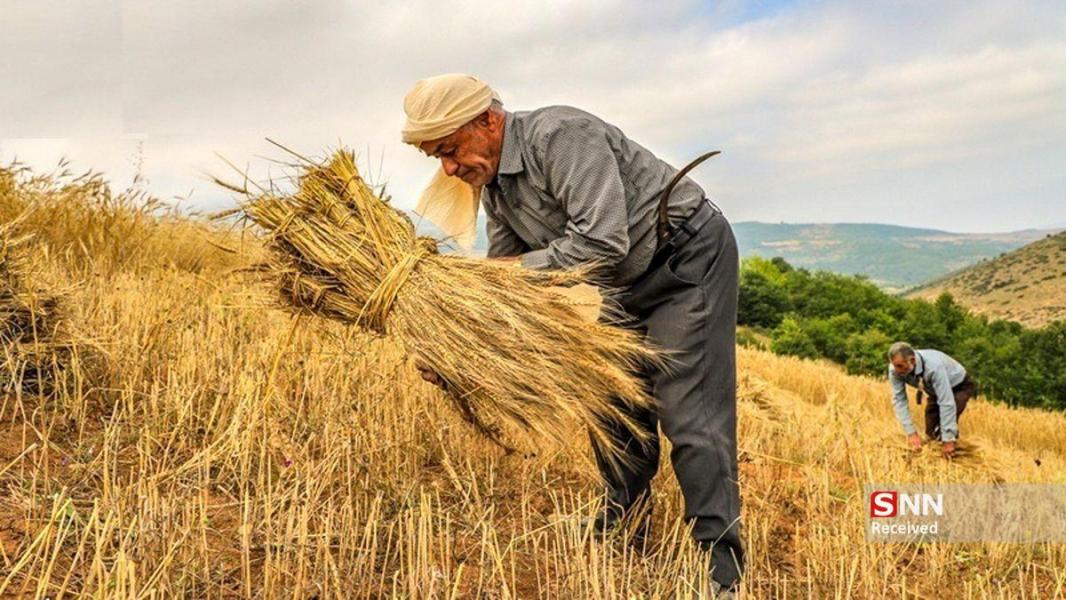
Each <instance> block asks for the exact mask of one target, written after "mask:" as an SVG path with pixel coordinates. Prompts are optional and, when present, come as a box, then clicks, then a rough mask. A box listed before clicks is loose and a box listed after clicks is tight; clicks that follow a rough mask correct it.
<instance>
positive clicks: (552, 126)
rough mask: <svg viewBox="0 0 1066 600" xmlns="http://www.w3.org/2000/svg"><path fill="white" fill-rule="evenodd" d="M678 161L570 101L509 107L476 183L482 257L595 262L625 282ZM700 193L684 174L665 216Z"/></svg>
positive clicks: (651, 234)
mask: <svg viewBox="0 0 1066 600" xmlns="http://www.w3.org/2000/svg"><path fill="white" fill-rule="evenodd" d="M676 172H677V169H675V168H673V167H671V166H670V165H668V164H666V163H665V162H663V161H662V160H660V159H658V158H657V157H656V156H655V155H654V154H652V153H651V152H650V151H648V150H647V149H646V148H644V147H643V146H641V145H639V144H637V143H636V142H634V141H632V140H630V139H629V138H627V137H626V136H625V134H623V133H622V131H621V130H619V129H618V128H617V127H615V126H614V125H611V124H609V123H605V122H604V121H603V120H601V119H599V118H598V117H596V116H594V115H591V114H589V113H587V112H584V111H582V110H578V109H576V108H572V107H569V106H549V107H546V108H541V109H537V110H534V111H526V112H514V113H511V112H508V113H507V114H506V122H505V125H504V132H503V148H502V151H501V155H500V166H499V169H498V171H497V174H496V178H495V179H494V180H493V181H492V182H491V183H490V184H489V185H487V186H485V188H484V189H483V190H482V194H481V203H482V206H484V208H485V212H486V213H487V217H488V219H487V223H488V227H487V228H488V237H489V249H488V256H489V257H490V258H492V257H498V256H515V255H519V254H521V257H522V264H523V265H525V266H526V267H530V268H535V269H567V268H570V267H574V266H577V265H580V264H582V263H588V262H596V263H597V264H599V265H601V267H602V268H603V271H602V273H603V276H604V279H605V283H607V284H608V285H611V286H614V287H623V286H626V285H628V284H630V283H632V282H633V281H634V280H635V279H637V277H639V276H640V275H641V274H643V273H644V271H645V270H646V269H647V268H648V264H649V263H650V262H651V257H652V254H653V253H654V252H655V247H656V236H655V224H656V217H657V215H656V213H657V209H658V203H659V197H660V195H661V194H662V192H663V190H664V189H665V188H666V185H667V184H668V183H669V182H670V179H671V178H672V177H673V176H674V174H675V173H676ZM702 198H703V190H702V189H700V187H699V186H698V185H697V184H696V183H695V182H693V181H692V180H691V179H689V178H687V177H686V178H684V179H682V180H681V182H679V183H678V185H677V186H676V187H675V188H674V191H673V193H672V194H671V196H670V203H669V208H668V211H667V212H668V214H669V216H670V220H671V224H672V225H677V224H678V223H680V222H681V221H683V220H684V219H685V218H686V217H687V216H688V215H689V214H690V213H691V212H692V211H693V210H694V209H695V208H696V206H697V205H698V203H699V202H700V200H701V199H702Z"/></svg>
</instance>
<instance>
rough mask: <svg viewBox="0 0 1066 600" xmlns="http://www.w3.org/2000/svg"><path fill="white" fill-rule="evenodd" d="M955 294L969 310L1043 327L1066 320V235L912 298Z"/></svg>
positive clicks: (961, 274) (939, 282) (949, 278)
mask: <svg viewBox="0 0 1066 600" xmlns="http://www.w3.org/2000/svg"><path fill="white" fill-rule="evenodd" d="M945 291H947V292H950V293H951V294H952V295H953V296H954V297H955V299H956V300H957V301H958V302H959V303H960V304H962V305H963V306H966V307H969V308H970V309H972V310H974V311H975V312H978V313H982V314H988V315H992V316H996V317H1001V318H1004V319H1010V320H1012V321H1018V322H1019V323H1022V324H1024V325H1028V326H1032V327H1038V326H1041V325H1044V324H1045V323H1047V322H1048V321H1052V320H1055V319H1066V232H1062V233H1059V234H1057V235H1051V236H1047V237H1045V238H1044V239H1042V240H1039V241H1036V242H1033V243H1031V244H1029V245H1028V246H1025V247H1022V248H1019V249H1017V250H1015V251H1013V252H1009V253H1007V254H1005V255H1003V256H1000V257H999V258H996V259H994V260H988V261H985V262H982V263H980V264H977V265H974V266H972V267H969V268H967V269H963V270H961V271H958V272H956V273H952V274H950V275H948V276H946V277H943V278H941V279H939V280H935V281H932V282H930V283H929V284H927V285H924V286H922V287H921V288H918V289H916V290H914V291H913V292H911V293H910V294H909V295H911V296H914V297H920V298H935V297H936V296H938V295H939V294H940V293H941V292H945Z"/></svg>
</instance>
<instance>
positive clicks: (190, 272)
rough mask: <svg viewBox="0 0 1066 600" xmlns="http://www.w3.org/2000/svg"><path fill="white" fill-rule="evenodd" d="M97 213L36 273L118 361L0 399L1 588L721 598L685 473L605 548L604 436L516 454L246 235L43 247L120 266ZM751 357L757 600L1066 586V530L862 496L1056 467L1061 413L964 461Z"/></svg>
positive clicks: (746, 368)
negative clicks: (900, 518) (935, 514)
mask: <svg viewBox="0 0 1066 600" xmlns="http://www.w3.org/2000/svg"><path fill="white" fill-rule="evenodd" d="M48 221H49V219H47V218H45V217H43V216H42V217H40V220H39V221H38V222H39V223H41V224H42V225H44V224H46V223H47V222H48ZM85 222H86V225H85V228H84V229H79V228H78V227H76V226H74V225H66V226H65V229H66V230H67V233H64V234H62V235H60V234H59V233H58V232H54V235H55V237H49V236H45V235H41V236H39V237H38V238H36V240H37V242H38V243H40V244H42V246H41V248H40V250H41V252H40V253H39V254H38V255H37V256H38V259H37V267H38V269H39V271H40V272H41V277H42V278H44V279H47V280H51V281H55V282H59V283H63V282H65V283H66V284H67V286H68V287H69V288H70V295H69V296H68V300H69V302H68V306H69V307H70V312H69V315H68V317H69V319H70V320H71V322H72V324H73V325H74V326H75V327H76V328H77V329H78V330H79V331H82V332H86V333H87V334H88V333H91V334H92V336H93V337H94V338H95V340H96V343H97V344H99V345H100V347H101V348H102V350H103V351H104V352H105V356H106V360H107V364H106V368H103V369H100V370H87V369H84V368H82V367H80V366H78V365H75V366H74V367H73V368H72V371H71V373H70V381H69V385H66V386H63V387H62V388H61V389H59V390H58V391H57V393H56V394H54V395H52V396H50V397H42V396H40V395H33V394H26V393H23V392H20V391H16V392H14V393H12V394H8V395H6V396H5V397H4V398H3V399H2V400H0V588H2V591H0V597H20V596H22V597H41V598H43V597H51V598H58V597H64V598H71V597H95V598H149V597H157V598H163V597H188V598H237V597H241V598H260V597H265V598H311V597H319V598H352V597H354V598H378V597H393V598H559V597H569V598H582V599H583V598H593V599H597V598H641V597H649V598H690V597H695V593H694V590H699V589H702V586H703V585H704V583H705V582H704V578H705V573H704V565H705V561H704V558H703V557H701V556H699V555H698V554H697V553H696V551H695V550H694V548H693V547H692V545H691V544H690V543H689V541H688V539H687V533H686V531H685V530H684V525H683V523H682V522H681V520H680V515H681V512H682V511H681V506H680V493H679V491H678V489H677V486H676V484H675V483H674V481H673V476H672V473H671V472H670V469H669V467H668V466H667V465H664V469H663V473H661V474H660V476H659V477H658V479H657V480H656V482H655V486H656V487H655V497H654V504H655V514H656V521H655V529H654V531H653V535H652V541H653V545H652V548H651V549H650V551H649V552H648V553H646V554H643V555H642V554H637V553H634V552H632V551H631V550H629V548H628V546H627V545H626V544H623V543H619V542H616V541H611V542H609V543H606V544H601V543H598V542H596V541H594V540H592V539H590V537H589V536H588V534H587V532H585V531H581V530H580V529H579V528H578V527H577V526H576V524H575V521H574V519H572V518H571V517H572V516H574V515H582V514H586V513H588V512H590V511H591V510H592V509H593V507H594V506H595V504H596V503H597V502H598V501H599V498H598V495H597V492H598V486H597V484H596V482H595V480H594V478H593V477H592V476H591V473H590V472H589V470H588V469H587V467H586V462H585V460H584V458H585V457H586V455H587V452H588V450H587V440H586V436H585V432H583V431H580V430H574V431H572V432H570V436H569V443H568V444H567V445H565V446H561V447H559V448H557V449H555V450H554V451H551V452H544V453H539V454H537V455H535V456H522V455H518V454H512V455H505V454H503V453H502V452H500V451H499V450H498V449H497V448H496V447H494V446H493V445H492V444H491V443H489V442H487V441H486V440H484V439H483V438H482V437H481V436H479V435H477V434H476V433H475V432H473V431H472V430H471V429H470V428H469V427H467V426H466V425H465V424H464V423H462V422H461V421H460V420H459V419H458V417H457V416H456V415H455V414H454V412H453V411H452V410H451V408H450V407H449V406H448V404H447V403H446V401H445V400H444V399H443V398H441V397H440V395H439V394H437V393H436V392H435V390H434V389H432V388H431V386H429V385H428V384H425V383H424V382H422V381H421V380H420V379H419V378H418V376H417V374H415V373H414V372H412V369H411V367H410V366H409V365H408V363H407V361H406V360H404V351H403V350H401V349H400V348H397V347H396V346H394V345H393V344H391V343H390V342H389V341H388V340H387V339H379V338H377V337H374V336H367V335H363V334H358V333H354V332H353V331H351V330H350V329H349V328H347V327H344V326H342V325H341V324H338V323H331V322H326V321H323V320H312V319H303V320H302V321H301V323H300V324H299V326H295V327H294V322H293V319H292V317H290V316H289V315H288V314H286V313H285V312H284V311H281V310H278V309H276V308H273V307H272V306H271V304H270V302H269V301H268V300H269V299H267V298H264V297H262V295H261V294H260V293H259V292H258V291H257V287H254V286H249V285H248V284H246V283H244V282H242V281H241V280H238V279H234V278H232V277H224V276H223V275H224V273H225V272H226V271H227V270H228V269H230V268H231V267H232V266H234V264H235V263H238V264H244V265H248V264H252V263H254V262H257V261H258V260H260V259H261V256H259V255H257V254H254V252H255V247H254V245H252V244H251V242H249V243H248V244H246V246H245V250H243V251H242V253H241V254H238V255H234V254H231V253H229V252H225V251H222V250H219V249H217V248H216V247H215V245H213V244H211V243H207V242H204V241H202V240H203V236H215V235H218V236H220V237H218V238H214V237H211V238H210V239H212V240H213V241H214V242H215V243H217V244H220V245H224V246H227V247H232V248H240V240H239V239H236V238H235V237H234V236H230V237H229V238H227V237H226V236H225V235H223V234H221V233H218V232H214V231H213V230H212V229H210V228H207V227H206V226H202V225H200V224H197V223H194V222H187V223H182V224H178V223H172V224H168V223H167V222H166V221H165V220H163V221H157V222H152V223H151V224H147V225H146V227H147V228H148V230H147V231H146V232H142V234H141V235H142V237H140V238H139V239H142V240H144V242H143V243H145V244H151V245H152V246H153V247H154V248H155V249H156V252H155V253H154V254H153V255H151V256H140V257H137V258H135V259H134V258H131V259H129V260H125V261H122V260H121V259H118V260H119V261H120V264H112V263H110V262H107V261H104V260H103V259H102V258H101V259H100V260H99V261H98V265H97V268H96V269H87V268H84V267H82V266H79V265H78V264H77V263H79V262H80V261H81V260H83V259H82V258H80V257H79V256H78V255H77V254H76V253H73V252H72V253H70V254H69V255H68V254H67V253H64V252H55V251H52V250H49V251H45V250H44V246H43V244H45V243H47V244H48V246H49V247H50V248H58V247H71V246H69V245H68V242H69V240H67V239H66V237H65V236H66V235H73V236H76V238H78V239H98V240H101V241H99V242H98V246H97V248H98V249H99V251H100V252H101V254H100V256H101V257H103V256H114V257H122V256H124V255H125V253H126V248H127V246H125V244H127V243H128V239H129V237H127V238H111V237H107V235H105V234H104V233H103V231H106V230H107V227H106V226H104V225H95V223H101V222H103V220H102V221H92V220H87V221H85ZM98 226H99V227H101V229H99V230H93V229H90V228H91V227H98ZM170 227H175V229H170ZM189 231H197V233H196V234H195V236H196V237H193V238H190V239H177V237H178V235H177V234H178V233H181V234H182V235H184V232H189ZM50 235H52V234H50ZM135 237H136V236H135ZM184 253H188V254H189V255H188V256H184ZM68 256H69V258H68ZM108 260H111V259H108ZM739 357H740V381H741V384H740V388H741V389H740V400H739V405H738V410H739V428H740V430H739V441H740V447H741V490H742V496H743V501H744V506H743V518H744V526H745V529H744V536H745V539H746V542H747V549H748V555H749V557H750V569H749V572H748V577H747V578H746V579H745V581H744V586H745V588H746V590H747V591H748V592H749V593H750V596H749V597H752V598H817V599H822V598H841V599H843V598H933V597H937V598H975V599H976V598H1063V597H1066V575H1064V573H1066V549H1064V548H1063V547H1062V546H1055V545H1040V544H1034V545H1021V546H1016V545H1003V544H966V545H925V546H902V545H874V544H867V543H865V542H864V541H863V533H862V532H863V529H862V528H863V502H862V497H861V494H862V486H863V484H864V483H866V482H869V481H900V482H904V481H973V482H979V481H1047V482H1059V483H1063V482H1064V479H1066V439H1064V437H1063V436H1062V431H1064V430H1066V417H1064V416H1063V415H1062V414H1053V413H1046V412H1041V411H1035V410H1015V409H1010V408H1007V407H1002V406H996V405H991V404H988V403H985V402H983V401H977V402H975V403H973V404H972V405H971V406H970V407H969V408H968V409H967V412H966V414H965V415H964V416H963V419H962V427H963V441H962V448H963V450H964V453H963V454H964V456H963V458H961V459H959V460H957V461H954V462H947V461H943V460H941V459H939V458H938V457H937V456H935V450H934V449H933V448H926V449H925V451H924V452H923V453H921V454H919V455H912V454H910V453H909V452H907V451H906V449H905V448H904V444H903V439H902V435H901V434H900V433H899V431H898V426H897V425H896V424H895V421H894V417H893V416H892V413H891V408H890V404H889V401H888V395H887V390H886V384H885V383H884V382H880V381H874V380H871V379H865V378H857V377H849V376H846V375H844V374H843V373H841V372H840V370H839V369H836V368H834V367H831V366H828V365H822V364H817V363H810V362H804V361H800V360H794V359H788V358H782V357H777V356H773V355H770V354H766V353H762V352H757V351H751V350H746V349H740V355H739ZM664 454H666V453H664ZM1038 460H1039V464H1037V461H1038Z"/></svg>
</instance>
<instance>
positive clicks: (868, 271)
mask: <svg viewBox="0 0 1066 600" xmlns="http://www.w3.org/2000/svg"><path fill="white" fill-rule="evenodd" d="M733 229H734V231H735V232H736V235H737V241H738V243H739V245H740V254H741V256H751V255H759V256H763V257H766V258H772V257H774V256H780V257H782V258H784V259H785V260H787V261H788V262H789V263H790V264H792V265H795V266H797V267H804V268H808V269H825V270H827V271H833V272H835V273H843V274H846V275H866V276H867V277H869V278H870V280H871V281H872V282H874V283H876V284H877V285H879V286H881V287H882V288H885V289H886V290H888V291H901V290H905V289H907V288H910V287H913V286H916V285H919V284H922V283H925V282H927V281H929V280H931V279H934V278H936V277H940V276H943V275H946V274H947V273H950V272H952V271H955V270H958V269H961V268H963V267H966V266H969V265H972V264H974V263H976V262H978V261H980V260H981V259H985V258H992V257H994V256H997V255H999V254H1001V253H1003V252H1009V251H1011V250H1014V249H1015V248H1018V247H1021V246H1023V245H1025V244H1028V243H1030V242H1033V241H1035V240H1038V239H1041V238H1043V237H1044V236H1046V235H1047V234H1048V233H1049V231H1048V230H1036V229H1027V230H1023V231H1015V232H1009V233H949V232H947V231H940V230H937V229H919V228H914V227H900V226H897V225H880V224H875V223H824V224H789V223H760V222H757V221H744V222H740V223H734V224H733Z"/></svg>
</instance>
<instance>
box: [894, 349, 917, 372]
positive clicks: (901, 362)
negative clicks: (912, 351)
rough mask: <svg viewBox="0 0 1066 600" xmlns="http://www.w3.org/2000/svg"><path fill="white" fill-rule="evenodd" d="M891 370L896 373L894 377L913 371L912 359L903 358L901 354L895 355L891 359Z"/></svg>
mask: <svg viewBox="0 0 1066 600" xmlns="http://www.w3.org/2000/svg"><path fill="white" fill-rule="evenodd" d="M892 369H893V370H894V371H895V372H896V375H900V376H902V375H906V374H908V373H910V372H911V371H912V370H914V357H913V356H911V357H909V358H906V357H904V356H903V355H902V354H897V355H895V356H893V357H892Z"/></svg>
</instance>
